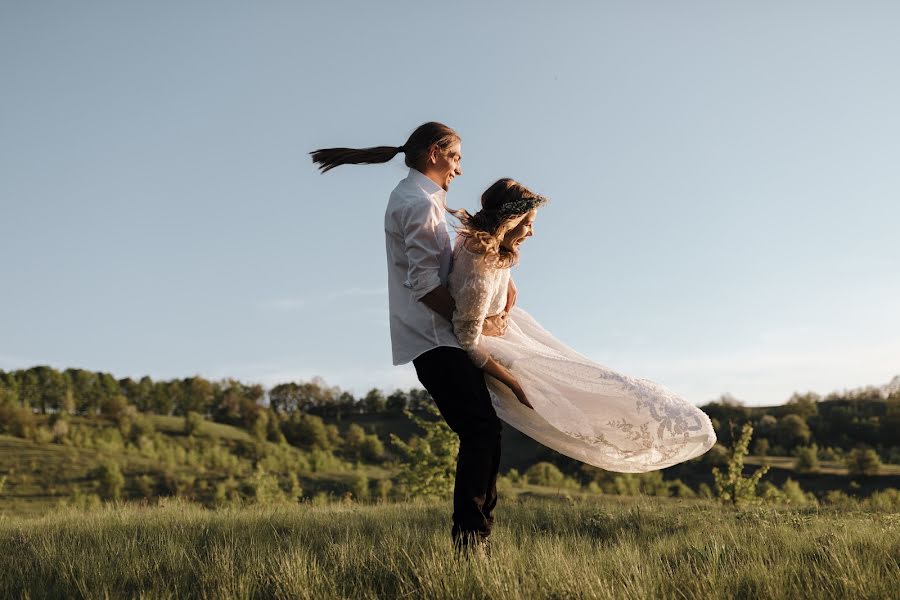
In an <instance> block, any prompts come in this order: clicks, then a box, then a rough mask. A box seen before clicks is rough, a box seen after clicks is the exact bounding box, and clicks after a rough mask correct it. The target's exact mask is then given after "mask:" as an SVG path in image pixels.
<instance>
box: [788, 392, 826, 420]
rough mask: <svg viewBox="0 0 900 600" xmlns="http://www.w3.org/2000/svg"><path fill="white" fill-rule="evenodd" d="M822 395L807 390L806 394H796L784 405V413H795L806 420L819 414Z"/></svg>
mask: <svg viewBox="0 0 900 600" xmlns="http://www.w3.org/2000/svg"><path fill="white" fill-rule="evenodd" d="M821 399H822V398H821V396H819V395H818V394H816V393H815V392H807V393H805V394H798V393H796V392H794V394H793V395H792V396H791V397H790V399H789V400H788V401H787V402H786V403H785V405H784V414H795V415H799V416H800V417H802V418H803V419H804V420H806V419H808V418H809V417H812V416H814V415H817V414H818V413H819V406H818V403H819V400H821Z"/></svg>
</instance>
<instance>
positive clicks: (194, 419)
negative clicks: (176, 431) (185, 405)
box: [184, 410, 205, 435]
mask: <svg viewBox="0 0 900 600" xmlns="http://www.w3.org/2000/svg"><path fill="white" fill-rule="evenodd" d="M204 420H205V419H204V418H203V415H201V414H200V413H198V412H194V411H192V410H189V411H188V412H187V414H185V415H184V433H185V434H186V435H197V434H198V433H200V428H201V427H202V426H203V421H204Z"/></svg>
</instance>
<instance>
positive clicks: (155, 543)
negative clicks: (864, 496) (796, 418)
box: [0, 491, 900, 600]
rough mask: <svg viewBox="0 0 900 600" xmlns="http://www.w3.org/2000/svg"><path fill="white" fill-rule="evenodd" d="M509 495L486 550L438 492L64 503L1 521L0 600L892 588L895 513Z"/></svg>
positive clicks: (746, 593) (896, 563) (899, 568)
mask: <svg viewBox="0 0 900 600" xmlns="http://www.w3.org/2000/svg"><path fill="white" fill-rule="evenodd" d="M548 494H549V495H546V496H541V495H539V494H533V493H530V494H527V495H520V496H519V497H518V498H517V499H512V498H509V499H505V500H504V501H502V502H501V504H500V505H499V506H498V510H497V523H496V525H495V532H494V535H493V544H492V551H491V556H490V558H488V559H485V558H483V557H481V556H472V557H469V558H462V559H460V558H457V557H456V556H455V555H454V553H453V552H452V551H451V546H450V543H449V539H448V528H449V523H448V520H449V519H448V515H449V512H450V506H449V504H448V503H447V502H421V503H416V502H399V503H389V504H370V505H362V504H355V503H352V502H344V503H340V502H339V503H334V504H328V505H322V506H313V505H310V504H300V505H298V504H295V503H286V504H278V505H267V506H259V505H257V506H249V507H241V508H224V509H219V510H209V509H205V508H203V507H201V506H198V505H196V504H192V503H189V502H186V501H182V500H170V501H164V502H162V503H160V504H159V505H156V506H140V505H134V504H129V505H112V504H111V505H106V506H103V507H102V508H99V509H96V510H90V511H84V510H79V509H72V508H70V509H65V510H60V511H54V512H52V513H48V514H46V515H44V516H42V517H38V518H27V517H3V518H2V519H0V597H4V598H43V597H76V598H104V597H111V598H117V597H142V598H311V599H312V598H315V599H323V598H353V599H361V598H459V599H467V600H468V599H472V598H560V599H563V598H566V599H568V598H634V599H642V600H643V599H646V598H673V599H675V598H710V599H719V598H785V599H795V598H817V599H821V598H836V599H838V598H839V599H845V598H885V599H887V598H896V597H897V590H898V589H900V514H897V512H895V511H891V510H880V509H878V508H877V507H874V506H862V505H857V506H852V507H842V508H828V509H821V508H814V509H795V508H771V507H765V506H757V507H751V508H746V509H738V510H735V509H732V508H730V507H728V506H724V505H721V504H718V503H715V502H713V501H708V500H674V499H661V498H629V499H625V498H580V497H576V498H573V499H566V498H560V497H559V496H555V495H553V494H552V493H551V492H549V491H548Z"/></svg>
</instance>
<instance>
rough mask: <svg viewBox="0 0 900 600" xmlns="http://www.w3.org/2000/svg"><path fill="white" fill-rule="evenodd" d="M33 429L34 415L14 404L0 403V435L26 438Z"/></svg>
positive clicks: (29, 410)
mask: <svg viewBox="0 0 900 600" xmlns="http://www.w3.org/2000/svg"><path fill="white" fill-rule="evenodd" d="M33 428H34V413H33V412H32V410H31V409H30V408H25V407H24V406H19V405H18V404H16V403H14V402H0V433H8V434H10V435H14V436H17V437H22V438H24V437H28V435H29V433H30V432H31V430H32V429H33Z"/></svg>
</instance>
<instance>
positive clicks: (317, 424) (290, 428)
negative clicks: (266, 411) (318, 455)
mask: <svg viewBox="0 0 900 600" xmlns="http://www.w3.org/2000/svg"><path fill="white" fill-rule="evenodd" d="M281 427H282V432H283V433H284V437H285V439H286V440H287V442H288V443H289V444H291V445H294V446H297V447H299V448H303V449H305V450H324V451H331V450H332V449H333V448H334V443H333V441H334V439H335V434H334V431H330V430H329V427H327V426H326V425H325V422H324V421H323V420H322V417H319V416H317V415H305V414H302V413H294V414H293V415H291V417H290V418H289V419H287V420H286V421H285V422H284V423H283V424H282V426H281ZM330 427H332V428H334V430H335V431H336V429H337V428H335V427H334V426H333V425H331V426H330ZM337 437H340V436H337Z"/></svg>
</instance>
